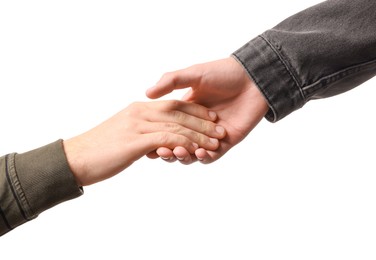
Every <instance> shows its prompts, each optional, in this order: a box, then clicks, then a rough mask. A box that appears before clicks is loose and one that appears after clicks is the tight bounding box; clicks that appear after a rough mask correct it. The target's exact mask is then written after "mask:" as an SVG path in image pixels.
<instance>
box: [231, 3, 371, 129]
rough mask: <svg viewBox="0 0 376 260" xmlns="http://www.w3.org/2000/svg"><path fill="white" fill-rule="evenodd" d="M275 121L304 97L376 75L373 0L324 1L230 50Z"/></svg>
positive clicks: (345, 88)
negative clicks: (259, 91)
mask: <svg viewBox="0 0 376 260" xmlns="http://www.w3.org/2000/svg"><path fill="white" fill-rule="evenodd" d="M233 57H235V58H236V59H237V60H238V61H239V62H240V63H241V64H242V65H243V66H244V68H245V69H246V70H247V72H248V74H249V76H250V77H251V78H252V79H253V81H254V82H255V83H256V85H257V86H258V88H259V89H260V90H261V92H262V93H263V95H264V96H265V98H266V100H267V102H268V103H269V108H270V109H269V112H268V113H267V115H266V118H267V119H268V120H269V121H272V122H276V121H278V120H280V119H282V118H283V117H285V116H287V115H288V114H290V113H291V112H293V111H294V110H297V109H299V108H301V107H302V106H304V104H305V103H307V102H308V101H309V100H312V99H319V98H326V97H330V96H333V95H337V94H340V93H343V92H345V91H348V90H350V89H352V88H354V87H356V86H359V85H360V84H362V83H364V82H365V81H367V80H368V79H370V78H372V77H373V76H374V75H375V74H376V1H375V0H328V1H324V2H322V3H320V4H317V5H315V6H312V7H310V8H308V9H306V10H304V11H302V12H299V13H297V14H295V15H292V16H291V17H289V18H287V19H286V20H284V21H282V22H281V23H279V24H278V25H276V26H275V27H274V28H272V29H270V30H267V31H265V32H264V33H263V34H261V35H259V36H258V37H256V38H254V39H252V40H251V41H250V42H248V43H246V44H245V45H244V46H243V47H241V48H240V49H239V50H237V51H235V52H234V53H233Z"/></svg>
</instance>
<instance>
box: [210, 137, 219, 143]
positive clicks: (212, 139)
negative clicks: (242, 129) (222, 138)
mask: <svg viewBox="0 0 376 260" xmlns="http://www.w3.org/2000/svg"><path fill="white" fill-rule="evenodd" d="M210 142H211V143H213V144H217V143H218V140H217V139H215V138H210Z"/></svg>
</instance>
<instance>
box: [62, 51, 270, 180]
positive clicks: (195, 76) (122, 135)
mask: <svg viewBox="0 0 376 260" xmlns="http://www.w3.org/2000/svg"><path fill="white" fill-rule="evenodd" d="M183 88H190V90H189V91H188V92H187V93H186V94H185V95H184V97H183V98H182V100H180V101H179V100H164V101H152V102H135V103H132V104H130V105H129V106H128V107H126V108H125V109H124V110H122V111H120V112H119V113H117V114H116V115H114V116H112V117H111V118H109V119H108V120H106V121H105V122H103V123H101V124H100V125H98V126H96V127H94V128H93V129H91V130H89V131H87V132H85V133H83V134H81V135H78V136H75V137H73V138H70V139H68V140H64V141H63V146H64V151H65V154H66V156H67V160H68V163H69V166H70V167H71V170H72V172H73V174H74V177H75V179H76V181H77V183H78V185H79V186H86V185H90V184H93V183H96V182H99V181H102V180H105V179H107V178H110V177H112V176H114V175H116V174H118V173H119V172H121V171H123V170H124V169H125V168H127V167H128V166H130V165H131V164H132V163H133V162H135V161H136V160H138V159H140V158H141V157H143V156H144V155H147V156H148V157H149V158H152V159H155V158H159V157H160V158H162V159H163V160H165V161H168V162H173V161H176V160H178V161H180V162H181V163H183V164H190V163H193V162H195V161H200V162H202V163H211V162H214V161H215V160H217V159H219V158H220V157H221V156H222V155H224V154H225V153H226V152H227V151H228V150H229V149H231V147H233V146H235V145H236V144H238V143H239V142H240V141H242V140H243V139H244V138H245V137H246V136H247V134H248V133H249V132H250V131H251V130H252V129H253V128H254V127H255V126H256V125H257V124H258V123H259V122H260V121H261V119H262V118H263V117H264V116H265V114H266V112H267V111H268V109H269V108H268V105H267V102H266V100H265V98H264V96H263V95H262V94H261V92H260V91H259V89H258V88H257V87H256V86H255V84H254V83H253V81H252V80H251V79H250V77H249V76H248V74H247V73H246V71H245V69H244V68H243V66H242V65H241V64H240V63H239V62H238V61H237V60H236V59H235V58H234V57H229V58H225V59H222V60H217V61H213V62H208V63H204V64H197V65H193V66H191V67H188V68H186V69H183V70H178V71H175V72H169V73H166V74H165V75H163V76H162V78H161V79H160V80H159V82H158V83H157V84H156V85H155V86H153V87H152V88H150V89H148V90H147V92H146V95H147V96H148V97H149V98H151V99H156V98H159V97H162V96H164V95H166V94H168V93H170V92H172V91H173V90H175V89H183Z"/></svg>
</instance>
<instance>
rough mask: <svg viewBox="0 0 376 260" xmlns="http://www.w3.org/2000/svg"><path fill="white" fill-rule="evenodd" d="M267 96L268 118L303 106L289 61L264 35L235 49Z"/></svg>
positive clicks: (300, 93) (272, 120)
mask: <svg viewBox="0 0 376 260" xmlns="http://www.w3.org/2000/svg"><path fill="white" fill-rule="evenodd" d="M233 57H234V58H235V59H237V60H238V61H239V62H240V63H241V64H242V65H243V67H244V69H245V70H246V71H247V73H248V75H249V76H250V77H251V78H252V80H253V81H254V82H255V84H256V85H257V87H258V88H259V89H260V91H261V93H262V94H263V95H264V96H265V98H266V100H267V102H268V104H269V108H270V109H269V111H268V113H267V114H266V116H265V117H266V119H267V120H269V121H271V122H277V121H278V120H280V119H282V118H284V117H285V116H287V115H288V114H290V113H291V112H293V111H295V110H297V109H299V108H301V107H302V106H303V105H304V104H305V101H304V100H305V99H304V96H303V93H302V92H301V88H300V87H299V84H298V82H297V80H296V79H295V77H294V76H293V73H291V70H290V69H289V65H288V63H287V62H286V61H285V60H284V59H283V56H282V55H281V54H280V53H279V52H278V46H277V47H275V46H272V45H271V44H270V43H269V42H268V41H267V40H266V39H265V38H263V36H259V37H256V38H254V39H253V40H251V41H250V42H248V43H246V44H245V45H244V46H243V47H241V48H240V49H238V50H237V51H235V52H234V53H233Z"/></svg>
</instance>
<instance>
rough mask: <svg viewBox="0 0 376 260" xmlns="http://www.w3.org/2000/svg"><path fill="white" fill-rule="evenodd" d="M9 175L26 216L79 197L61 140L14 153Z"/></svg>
mask: <svg viewBox="0 0 376 260" xmlns="http://www.w3.org/2000/svg"><path fill="white" fill-rule="evenodd" d="M9 159H10V160H12V159H13V163H12V162H11V163H10V164H9V166H10V168H9V174H10V175H11V176H13V178H12V179H13V180H12V182H13V185H14V187H15V190H16V191H17V194H18V196H19V199H20V204H21V206H22V208H23V210H24V212H25V214H26V218H27V219H32V218H35V217H36V216H37V215H38V214H39V213H41V212H43V211H45V210H47V209H49V208H51V207H53V206H55V205H57V204H59V203H62V202H64V201H67V200H70V199H73V198H76V197H79V196H80V195H82V194H83V189H82V188H81V187H79V186H78V185H77V183H76V180H75V179H74V176H73V174H72V172H71V170H70V168H69V165H68V162H67V159H66V156H65V153H64V149H63V144H62V140H58V141H56V142H54V143H51V144H48V145H46V146H43V147H41V148H38V149H35V150H32V151H29V152H26V153H23V154H13V158H9Z"/></svg>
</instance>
